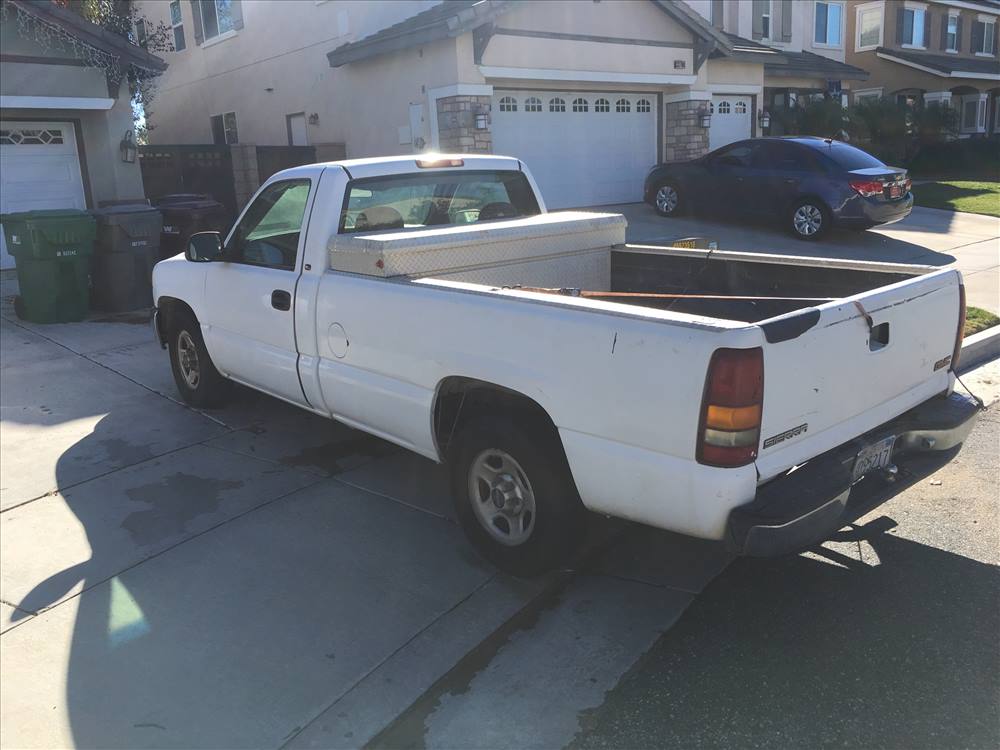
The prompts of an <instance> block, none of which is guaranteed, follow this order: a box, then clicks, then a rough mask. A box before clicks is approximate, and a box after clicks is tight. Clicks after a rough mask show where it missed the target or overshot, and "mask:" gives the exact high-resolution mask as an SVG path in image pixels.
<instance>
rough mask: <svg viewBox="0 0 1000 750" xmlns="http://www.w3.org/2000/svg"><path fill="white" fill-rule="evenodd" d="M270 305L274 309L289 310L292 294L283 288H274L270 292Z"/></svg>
mask: <svg viewBox="0 0 1000 750" xmlns="http://www.w3.org/2000/svg"><path fill="white" fill-rule="evenodd" d="M271 307H273V308H274V309H275V310H291V309H292V294H291V292H286V291H285V290H284V289H275V290H274V291H273V292H271Z"/></svg>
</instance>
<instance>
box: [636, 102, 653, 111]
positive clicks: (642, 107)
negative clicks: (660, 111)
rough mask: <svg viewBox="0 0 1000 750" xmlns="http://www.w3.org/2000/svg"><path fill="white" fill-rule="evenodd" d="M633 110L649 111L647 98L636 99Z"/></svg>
mask: <svg viewBox="0 0 1000 750" xmlns="http://www.w3.org/2000/svg"><path fill="white" fill-rule="evenodd" d="M635 111H636V112H649V111H650V106H649V99H640V100H639V101H637V102H636V103H635Z"/></svg>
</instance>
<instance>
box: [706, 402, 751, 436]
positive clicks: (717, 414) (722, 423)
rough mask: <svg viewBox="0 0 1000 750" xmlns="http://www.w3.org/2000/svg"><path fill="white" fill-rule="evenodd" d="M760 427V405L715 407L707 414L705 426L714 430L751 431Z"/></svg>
mask: <svg viewBox="0 0 1000 750" xmlns="http://www.w3.org/2000/svg"><path fill="white" fill-rule="evenodd" d="M759 425H760V404H754V405H752V406H739V407H731V406H715V405H712V404H710V405H709V406H708V409H707V411H706V413H705V426H706V427H708V428H710V429H713V430H749V429H751V428H756V427H757V426H759Z"/></svg>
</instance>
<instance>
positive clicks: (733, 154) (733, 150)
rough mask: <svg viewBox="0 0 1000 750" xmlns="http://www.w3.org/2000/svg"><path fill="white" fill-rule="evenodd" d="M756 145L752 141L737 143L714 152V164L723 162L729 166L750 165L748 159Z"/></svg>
mask: <svg viewBox="0 0 1000 750" xmlns="http://www.w3.org/2000/svg"><path fill="white" fill-rule="evenodd" d="M757 146H758V144H753V143H737V144H735V145H733V146H730V147H729V148H726V149H722V150H720V151H718V152H716V154H715V158H714V159H713V161H714V162H715V163H716V164H725V165H730V166H740V167H747V166H750V160H751V158H752V157H753V153H754V151H756V149H757Z"/></svg>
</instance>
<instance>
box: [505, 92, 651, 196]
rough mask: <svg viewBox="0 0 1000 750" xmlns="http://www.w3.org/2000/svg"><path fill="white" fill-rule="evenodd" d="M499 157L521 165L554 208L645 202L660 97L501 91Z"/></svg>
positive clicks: (609, 93)
mask: <svg viewBox="0 0 1000 750" xmlns="http://www.w3.org/2000/svg"><path fill="white" fill-rule="evenodd" d="M492 126H493V153H495V154H502V155H505V156H516V157H517V158H519V159H521V161H523V162H524V163H525V164H527V165H528V168H529V169H530V170H531V173H532V174H533V175H534V177H535V180H536V181H537V182H538V187H539V189H540V190H541V191H542V197H543V198H544V199H545V203H546V205H547V206H548V207H549V208H566V207H568V206H596V205H600V204H605V203H630V202H633V201H641V200H642V182H643V179H644V178H645V177H646V173H647V172H649V169H650V167H652V166H653V165H654V164H655V163H656V98H655V97H654V96H649V95H642V94H622V93H617V94H616V93H611V92H608V93H598V94H595V93H580V92H577V93H573V92H569V91H567V92H552V91H500V92H497V93H496V95H495V96H494V97H493V112H492Z"/></svg>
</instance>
